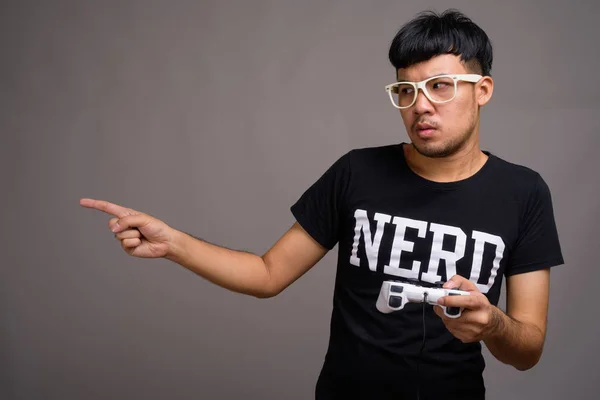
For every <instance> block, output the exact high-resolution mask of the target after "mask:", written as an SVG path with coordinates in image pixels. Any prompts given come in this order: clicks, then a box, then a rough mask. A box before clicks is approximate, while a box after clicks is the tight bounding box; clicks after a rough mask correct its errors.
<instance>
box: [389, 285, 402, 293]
mask: <svg viewBox="0 0 600 400" xmlns="http://www.w3.org/2000/svg"><path fill="white" fill-rule="evenodd" d="M403 291H404V287H402V286H392V287H391V288H390V292H392V293H402V292H403Z"/></svg>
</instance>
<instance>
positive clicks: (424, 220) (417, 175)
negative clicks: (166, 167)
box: [80, 11, 563, 399]
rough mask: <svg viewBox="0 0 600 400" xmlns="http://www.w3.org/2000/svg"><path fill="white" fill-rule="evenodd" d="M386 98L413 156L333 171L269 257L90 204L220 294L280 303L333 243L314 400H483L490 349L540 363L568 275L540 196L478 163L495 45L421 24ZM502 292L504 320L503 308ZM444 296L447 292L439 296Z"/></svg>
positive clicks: (538, 190)
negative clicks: (387, 288) (388, 293)
mask: <svg viewBox="0 0 600 400" xmlns="http://www.w3.org/2000/svg"><path fill="white" fill-rule="evenodd" d="M389 57H390V61H391V62H392V64H393V65H394V67H395V70H396V73H397V82H395V83H393V84H391V85H388V86H387V87H386V90H387V92H388V94H389V96H390V99H391V100H392V103H393V105H394V106H395V107H396V108H398V109H399V111H400V115H401V117H402V120H403V122H404V125H405V128H406V132H407V134H408V136H409V138H410V141H411V143H410V144H408V143H401V144H394V145H390V146H382V147H376V148H365V149H357V150H353V151H350V152H348V153H347V154H345V155H344V156H342V157H341V158H340V159H338V160H337V161H336V162H335V163H334V164H333V165H332V166H331V167H330V168H329V169H328V170H327V171H326V172H325V173H324V174H323V175H322V176H321V177H320V179H318V180H317V182H315V183H314V184H313V185H312V186H311V187H310V188H309V189H308V190H306V192H305V193H304V194H303V195H302V196H301V198H300V199H299V200H298V201H297V202H296V203H295V204H294V205H293V206H292V208H291V211H292V212H293V214H294V216H295V217H296V219H297V222H296V223H295V224H294V225H293V226H292V227H291V228H290V229H289V231H287V232H286V233H285V234H284V235H283V236H282V237H281V239H280V240H279V241H278V242H277V243H275V245H274V246H273V247H272V248H271V249H270V250H269V251H268V252H267V253H266V254H264V255H263V256H262V257H259V256H257V255H254V254H250V253H245V252H237V251H234V250H228V249H224V248H221V247H218V246H216V245H213V244H209V243H206V242H203V241H201V240H198V239H195V238H193V237H191V236H189V235H187V234H185V233H183V232H179V231H177V230H175V229H173V228H171V227H169V226H167V225H166V224H165V223H163V222H162V221H160V220H157V219H155V218H153V217H151V216H149V215H147V214H143V213H140V212H138V211H135V210H132V209H128V208H124V207H121V206H117V205H115V204H111V203H107V202H104V201H97V200H92V199H81V201H80V203H81V205H83V206H85V207H90V208H95V209H98V210H102V211H105V212H107V213H109V214H112V215H114V216H115V218H112V219H111V220H110V221H109V226H110V228H111V230H112V231H113V232H114V233H115V235H116V238H117V239H118V240H120V241H121V244H122V246H123V248H124V249H125V251H126V252H127V253H129V254H130V255H133V256H136V257H166V258H168V259H170V260H172V261H174V262H176V263H178V264H181V265H182V266H184V267H186V268H188V269H190V270H191V271H194V272H195V273H197V274H199V275H201V276H202V277H204V278H206V279H208V280H210V281H212V282H214V283H215V284H217V285H220V286H222V287H224V288H227V289H230V290H233V291H236V292H240V293H245V294H249V295H252V296H256V297H261V298H263V297H272V296H275V295H277V294H278V293H280V292H281V291H282V290H284V289H285V288H286V287H287V286H289V285H290V284H291V283H292V282H294V281H295V280H296V279H298V278H299V277H301V276H302V275H303V274H304V273H305V272H307V271H308V270H309V269H310V268H311V267H312V266H313V265H315V264H316V263H317V262H318V261H319V260H320V259H321V258H322V257H323V256H324V255H325V254H326V253H327V252H328V251H329V250H331V249H332V248H333V247H334V246H335V245H336V244H339V246H338V249H339V250H338V252H339V254H338V256H339V257H338V265H337V275H336V282H335V292H334V304H333V314H332V319H331V336H330V341H329V348H328V351H327V355H326V359H325V363H324V366H323V369H322V371H321V374H320V376H319V380H318V382H317V389H316V398H317V399H338V398H344V399H388V398H389V399H391V398H394V399H404V398H407V399H409V398H410V399H413V398H419V397H420V398H422V399H429V398H434V397H436V398H438V397H437V396H440V395H444V396H445V398H450V399H455V398H460V399H483V398H484V396H485V387H484V383H483V378H482V372H483V369H484V360H483V357H482V355H481V344H480V342H481V341H483V342H484V343H485V344H486V346H487V347H488V348H489V350H490V351H491V353H492V354H493V355H494V356H495V357H496V358H497V359H498V360H500V361H502V362H504V363H506V364H509V365H512V366H514V367H515V368H517V369H519V370H526V369H529V368H531V367H533V366H534V365H535V364H536V363H537V362H538V360H539V358H540V356H541V353H542V348H543V343H544V338H545V332H546V316H547V308H548V292H549V275H550V274H549V268H550V267H552V266H555V265H559V264H562V263H563V258H562V254H561V250H560V245H559V241H558V235H557V232H556V227H555V222H554V216H553V210H552V202H551V197H550V193H549V190H548V187H547V185H546V184H545V183H544V181H543V179H542V178H541V177H540V175H539V174H537V173H536V172H534V171H532V170H530V169H528V168H525V167H522V166H517V165H514V164H510V163H508V162H506V161H503V160H502V159H500V158H498V157H496V156H495V155H492V154H490V153H489V152H484V151H482V150H481V149H480V146H479V112H480V108H481V107H482V106H484V105H485V104H486V103H487V102H488V101H489V100H490V98H491V96H492V92H493V86H494V84H493V80H492V78H491V76H490V70H491V64H492V48H491V45H490V42H489V39H488V37H487V35H486V34H485V33H484V31H483V30H481V29H480V28H479V27H478V26H477V25H475V24H474V23H473V22H472V21H470V20H469V19H468V18H466V17H465V16H464V15H462V14H460V13H458V12H456V11H447V12H445V13H443V14H442V15H436V14H434V13H424V14H421V15H420V16H418V17H417V18H415V19H414V20H412V21H410V22H409V23H408V24H406V25H405V26H404V27H402V29H401V30H400V31H399V32H398V34H397V35H396V37H395V38H394V40H393V42H392V45H391V48H390V52H389ZM503 276H505V277H506V283H507V307H506V313H504V312H502V311H501V310H500V309H498V308H497V307H496V305H497V303H498V299H499V295H500V288H501V285H502V277H503ZM386 280H397V281H405V282H411V283H417V284H419V285H421V286H425V287H427V286H435V285H436V283H438V282H445V283H444V285H443V286H444V287H445V288H455V289H460V290H463V291H468V292H469V293H470V295H469V296H456V297H449V296H446V297H443V298H442V299H440V300H439V304H440V305H444V306H446V307H462V308H464V310H463V312H462V315H461V316H460V317H459V318H449V317H447V316H446V315H444V313H443V311H442V310H441V308H440V307H438V306H435V307H431V306H426V305H425V303H423V304H419V303H409V304H407V305H405V307H404V308H403V309H402V310H400V311H396V312H392V313H389V314H384V313H381V312H379V311H378V310H377V309H376V307H375V304H376V301H377V298H378V295H379V292H380V289H381V286H382V283H383V282H384V281H386ZM438 285H439V283H438Z"/></svg>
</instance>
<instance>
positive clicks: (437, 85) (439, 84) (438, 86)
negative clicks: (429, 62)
mask: <svg viewBox="0 0 600 400" xmlns="http://www.w3.org/2000/svg"><path fill="white" fill-rule="evenodd" d="M449 87H450V84H449V83H447V82H435V83H434V84H433V88H434V89H447V88H449Z"/></svg>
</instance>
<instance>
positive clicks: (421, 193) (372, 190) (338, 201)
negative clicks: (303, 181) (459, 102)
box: [291, 144, 563, 400]
mask: <svg viewBox="0 0 600 400" xmlns="http://www.w3.org/2000/svg"><path fill="white" fill-rule="evenodd" d="M402 146H403V144H395V145H390V146H383V147H373V148H365V149H357V150H352V151H350V152H348V153H346V154H345V155H344V156H342V157H341V158H340V159H338V160H337V161H336V162H335V163H334V164H333V165H332V166H331V167H330V168H329V169H328V170H327V171H326V172H325V173H324V174H323V175H322V176H321V177H320V178H319V179H318V180H317V181H316V182H315V183H314V184H313V185H312V186H311V187H310V188H309V189H308V190H307V191H306V192H305V193H304V194H303V195H302V196H301V198H300V199H299V200H298V201H297V202H296V203H295V204H294V205H293V206H292V207H291V211H292V213H293V214H294V216H295V218H296V219H297V221H298V222H299V223H300V225H302V227H303V228H304V229H305V230H306V231H307V232H308V233H309V234H310V235H311V236H312V237H313V238H314V239H315V240H316V241H317V242H319V243H320V244H321V245H322V246H324V247H325V248H327V249H332V248H333V247H334V246H335V245H336V244H339V246H338V262H337V273H336V279H335V289H334V295H333V313H332V317H331V327H330V340H329V347H328V351H327V355H326V357H325V363H324V365H323V369H322V371H321V374H320V377H319V381H318V382H317V398H318V399H335V398H345V399H387V398H415V397H413V396H414V395H415V393H416V388H417V382H420V384H419V386H420V392H421V399H423V400H424V399H427V398H433V396H437V395H442V394H444V395H446V396H461V398H465V399H466V398H473V399H476V398H477V399H479V398H483V397H484V393H485V387H484V383H483V378H482V372H483V369H484V368H485V363H484V359H483V357H482V354H481V344H480V343H478V342H477V343H468V344H464V343H462V342H461V341H460V340H458V339H456V338H455V337H454V336H453V335H452V334H451V333H450V332H449V331H448V330H447V329H446V327H445V326H444V324H443V322H442V320H441V319H440V318H439V317H438V316H437V315H436V314H435V313H434V311H433V307H432V306H429V305H428V306H425V307H423V304H419V303H408V304H407V305H406V306H405V307H404V309H402V310H400V311H395V312H392V313H390V314H383V313H381V312H379V311H378V310H377V309H376V308H375V304H376V301H377V297H378V295H379V291H380V288H381V284H382V282H383V281H384V280H410V279H418V280H419V281H420V282H422V284H423V285H427V284H434V283H436V282H440V281H441V282H445V281H447V280H448V279H450V278H451V277H452V276H453V275H454V274H459V275H461V276H464V277H466V278H469V279H470V280H471V281H473V282H475V283H476V284H477V286H478V288H479V290H480V291H481V292H482V293H484V294H485V295H486V296H487V297H488V299H489V301H490V303H491V304H494V305H497V304H498V299H499V296H500V288H501V285H502V277H503V276H510V275H514V274H519V273H525V272H529V271H534V270H538V269H542V268H549V267H552V266H555V265H559V264H562V263H563V257H562V254H561V249H560V245H559V240H558V235H557V231H556V226H555V221H554V215H553V209H552V201H551V197H550V192H549V189H548V186H547V185H546V183H545V182H544V180H543V179H542V178H541V176H540V175H539V174H538V173H536V172H535V171H532V170H531V169H528V168H526V167H523V166H518V165H515V164H511V163H509V162H506V161H504V160H502V159H500V158H498V157H496V156H494V155H493V154H490V153H488V152H486V154H487V155H488V160H487V161H486V163H485V164H484V166H483V167H482V168H481V169H480V170H479V171H478V172H477V173H476V174H475V175H473V176H471V177H469V178H467V179H464V180H461V181H457V182H450V183H437V182H432V181H429V180H426V179H424V178H422V177H421V176H419V175H417V174H416V173H414V172H413V171H412V170H411V169H410V168H409V167H408V165H407V164H406V161H405V158H404V153H403V148H402ZM423 313H424V314H425V317H424V318H423ZM424 325H425V329H426V339H425V347H424V350H423V352H422V354H421V355H420V349H421V346H422V343H423V329H424ZM417 370H418V371H417ZM417 372H418V373H417ZM447 398H448V397H447ZM450 398H453V397H450Z"/></svg>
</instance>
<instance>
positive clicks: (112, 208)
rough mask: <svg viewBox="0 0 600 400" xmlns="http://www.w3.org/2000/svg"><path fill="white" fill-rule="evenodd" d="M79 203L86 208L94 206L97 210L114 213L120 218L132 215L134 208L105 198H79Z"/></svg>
mask: <svg viewBox="0 0 600 400" xmlns="http://www.w3.org/2000/svg"><path fill="white" fill-rule="evenodd" d="M79 204H80V205H81V206H83V207H86V208H93V209H95V210H99V211H103V212H105V213H107V214H111V215H114V216H115V217H118V218H123V217H125V216H127V215H132V214H133V210H131V209H129V208H125V207H122V206H119V205H117V204H113V203H109V202H108V201H104V200H95V199H81V200H79Z"/></svg>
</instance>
